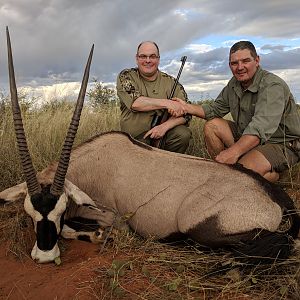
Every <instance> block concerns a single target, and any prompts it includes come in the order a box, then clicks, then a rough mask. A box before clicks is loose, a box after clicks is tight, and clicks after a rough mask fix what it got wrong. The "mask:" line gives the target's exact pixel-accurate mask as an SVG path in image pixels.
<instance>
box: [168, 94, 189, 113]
mask: <svg viewBox="0 0 300 300" xmlns="http://www.w3.org/2000/svg"><path fill="white" fill-rule="evenodd" d="M171 100H172V101H170V100H169V101H168V106H167V109H168V113H169V114H170V115H171V116H173V117H176V118H177V117H181V116H183V115H185V114H186V107H185V105H186V102H185V101H183V100H181V99H179V98H176V97H174V98H172V99H171Z"/></svg>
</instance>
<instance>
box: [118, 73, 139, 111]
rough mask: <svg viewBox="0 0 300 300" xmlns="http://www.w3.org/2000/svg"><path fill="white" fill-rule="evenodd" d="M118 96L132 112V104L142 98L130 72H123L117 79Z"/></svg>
mask: <svg viewBox="0 0 300 300" xmlns="http://www.w3.org/2000/svg"><path fill="white" fill-rule="evenodd" d="M117 95H118V97H119V99H120V101H121V102H122V103H123V104H124V105H125V106H126V107H127V108H128V109H130V110H131V105H132V103H133V102H134V101H135V100H136V99H137V98H139V97H140V96H141V92H140V91H139V90H138V87H137V85H136V84H135V82H134V80H133V79H132V78H131V76H130V75H129V71H128V70H123V71H122V72H121V73H120V74H119V76H118V79H117Z"/></svg>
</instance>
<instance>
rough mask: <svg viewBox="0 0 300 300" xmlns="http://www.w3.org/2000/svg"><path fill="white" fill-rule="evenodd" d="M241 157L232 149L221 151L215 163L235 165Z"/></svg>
mask: <svg viewBox="0 0 300 300" xmlns="http://www.w3.org/2000/svg"><path fill="white" fill-rule="evenodd" d="M239 157H240V155H239V154H238V153H237V152H236V151H234V150H233V149H231V148H228V149H225V150H223V151H221V152H220V153H219V154H218V155H217V156H216V158H215V161H217V162H219V163H222V164H228V165H233V164H235V163H236V162H237V161H238V159H239Z"/></svg>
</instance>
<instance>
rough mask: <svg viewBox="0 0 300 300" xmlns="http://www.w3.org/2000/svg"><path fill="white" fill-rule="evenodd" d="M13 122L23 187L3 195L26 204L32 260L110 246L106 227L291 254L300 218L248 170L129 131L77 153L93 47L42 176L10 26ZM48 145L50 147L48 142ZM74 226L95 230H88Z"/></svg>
mask: <svg viewBox="0 0 300 300" xmlns="http://www.w3.org/2000/svg"><path fill="white" fill-rule="evenodd" d="M7 43H8V57H9V59H8V60H9V78H10V90H11V100H12V108H13V117H14V122H15V131H16V136H17V143H18V147H19V153H20V157H21V162H22V166H23V170H24V175H25V178H26V182H24V183H21V184H19V185H16V186H14V187H11V188H9V189H6V190H4V191H2V192H1V193H0V199H1V201H2V202H3V203H9V202H11V201H17V200H24V198H25V200H24V207H25V210H26V212H27V213H28V214H29V215H30V216H31V218H32V220H33V223H34V230H35V232H36V243H35V245H34V247H33V250H32V252H31V256H32V258H33V259H34V260H36V261H37V262H40V263H43V262H50V261H53V260H55V259H56V258H57V257H58V256H59V255H60V251H59V248H58V245H57V241H58V237H59V235H60V234H61V235H62V236H63V237H65V238H79V239H88V240H91V241H92V242H99V241H103V239H104V238H105V228H110V227H111V226H112V225H114V226H115V227H118V226H122V224H121V220H122V216H130V217H129V218H128V220H127V223H128V224H129V226H130V227H131V228H132V230H134V231H135V232H136V233H138V234H140V235H141V236H143V237H154V238H156V239H157V240H167V239H170V238H177V237H179V236H180V237H185V236H186V237H191V238H192V239H194V240H195V241H197V242H198V243H199V244H201V245H204V246H208V247H224V246H230V247H232V250H233V251H234V253H238V254H239V255H240V256H243V257H246V258H248V259H249V261H250V262H253V263H259V262H273V261H274V260H276V259H285V258H287V257H289V255H290V254H291V253H292V251H293V248H294V239H296V238H297V235H298V232H299V227H300V217H299V215H298V213H297V210H296V208H295V205H294V203H293V201H292V200H291V199H290V197H289V196H288V195H287V194H286V193H285V192H284V191H283V190H282V189H281V188H280V187H279V186H277V185H274V184H272V183H270V182H268V181H266V180H265V179H264V178H262V177H261V176H259V175H258V174H256V173H254V172H252V171H250V170H247V169H245V168H243V167H242V166H239V165H236V166H229V165H225V164H219V163H217V162H214V161H211V160H207V159H201V158H197V157H193V156H189V155H184V154H178V153H171V152H167V151H163V150H160V149H156V148H152V147H150V146H147V145H145V144H143V143H140V142H138V141H136V140H134V139H132V138H131V137H130V136H128V135H127V134H124V133H122V132H108V133H104V134H99V135H97V136H94V137H93V138H91V139H90V140H88V141H86V142H84V143H83V144H81V145H80V146H77V147H76V148H75V149H73V150H72V151H71V148H72V144H73V141H74V137H75V134H76V131H77V127H78V123H79V119H80V113H81V109H82V106H83V101H84V96H85V91H86V87H87V82H88V76H89V68H90V64H91V58H92V52H93V48H92V50H91V53H90V56H89V59H88V63H87V66H86V69H85V73H84V77H83V81H82V86H81V90H80V93H79V97H78V101H77V104H76V108H75V112H74V116H73V118H72V121H71V124H70V127H69V131H68V133H67V137H66V140H65V144H64V146H63V150H62V153H61V156H60V160H59V162H58V163H52V164H50V165H49V166H48V167H47V168H46V169H44V170H43V171H41V172H40V173H38V174H36V172H35V170H34V167H33V165H32V162H31V158H30V154H29V151H28V148H27V144H26V138H25V132H24V129H23V125H22V118H21V113H20V109H19V104H18V96H17V89H16V83H15V77H14V68H13V60H12V53H11V45H10V38H9V33H8V29H7ZM45 143H47V141H45ZM74 220H77V221H78V220H80V221H81V222H83V223H84V222H85V221H88V223H90V224H91V223H92V224H93V225H94V227H93V229H92V230H90V231H91V232H86V229H83V230H82V229H81V228H78V227H76V226H75V224H76V222H74Z"/></svg>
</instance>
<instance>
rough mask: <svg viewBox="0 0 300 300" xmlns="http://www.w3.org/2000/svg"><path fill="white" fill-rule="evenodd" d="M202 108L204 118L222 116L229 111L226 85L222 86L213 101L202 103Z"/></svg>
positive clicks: (209, 118)
mask: <svg viewBox="0 0 300 300" xmlns="http://www.w3.org/2000/svg"><path fill="white" fill-rule="evenodd" d="M201 106H202V108H203V110H204V113H205V119H206V120H211V119H213V118H223V117H224V116H225V115H226V114H227V113H229V111H230V107H229V99H228V87H225V88H223V90H222V91H221V93H220V94H219V96H218V97H217V98H216V100H215V101H213V102H211V103H203V104H202V105H201Z"/></svg>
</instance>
